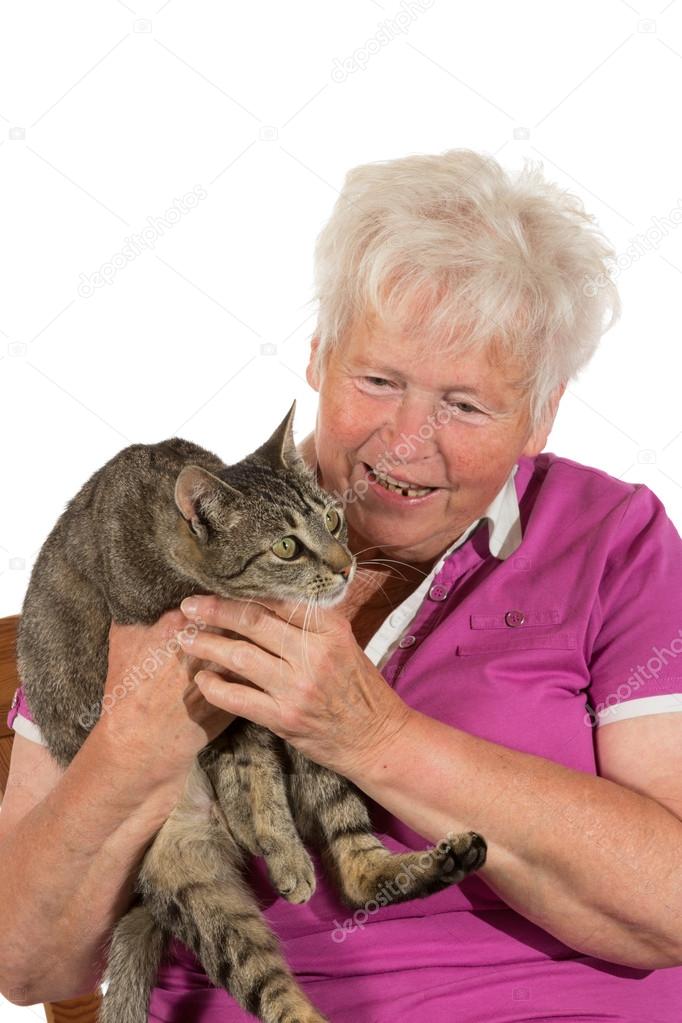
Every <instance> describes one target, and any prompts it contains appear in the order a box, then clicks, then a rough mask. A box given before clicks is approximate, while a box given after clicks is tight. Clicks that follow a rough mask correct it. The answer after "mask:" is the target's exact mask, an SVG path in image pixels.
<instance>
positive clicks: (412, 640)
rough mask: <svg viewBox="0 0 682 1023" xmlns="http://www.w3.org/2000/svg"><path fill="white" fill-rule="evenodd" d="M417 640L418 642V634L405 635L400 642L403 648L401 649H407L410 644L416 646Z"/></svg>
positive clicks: (399, 644)
mask: <svg viewBox="0 0 682 1023" xmlns="http://www.w3.org/2000/svg"><path fill="white" fill-rule="evenodd" d="M416 642H417V638H416V636H403V638H402V639H401V640H400V642H399V643H398V646H399V647H400V648H401V650H405V649H406V648H407V647H408V646H414V644H415V643H416Z"/></svg>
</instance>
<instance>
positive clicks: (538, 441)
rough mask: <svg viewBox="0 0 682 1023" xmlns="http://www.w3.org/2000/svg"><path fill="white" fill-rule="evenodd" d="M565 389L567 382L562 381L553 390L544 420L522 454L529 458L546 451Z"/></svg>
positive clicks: (531, 435)
mask: <svg viewBox="0 0 682 1023" xmlns="http://www.w3.org/2000/svg"><path fill="white" fill-rule="evenodd" d="M565 390H566V383H562V384H559V386H558V387H556V388H555V389H554V391H552V394H551V396H550V398H549V401H548V402H547V406H546V410H545V415H544V417H543V419H542V421H541V422H540V423H539V424H538V426H536V428H535V429H534V430H533V432H532V433H531V434H530V436H529V437H528V440H527V441H526V444H525V447H524V449H523V451H522V452H521V454H522V455H525V456H526V457H527V458H534V457H535V455H539V454H540V452H541V451H544V448H545V444H546V443H547V438H548V437H549V434H550V430H551V429H552V426H553V425H554V420H555V419H556V414H557V411H558V408H559V402H560V401H561V396H562V395H563V393H564V391H565Z"/></svg>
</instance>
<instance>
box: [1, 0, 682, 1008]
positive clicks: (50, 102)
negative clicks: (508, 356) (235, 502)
mask: <svg viewBox="0 0 682 1023" xmlns="http://www.w3.org/2000/svg"><path fill="white" fill-rule="evenodd" d="M0 18H1V24H0V183H1V186H2V187H1V188H0V225H1V227H0V414H1V415H2V424H1V425H2V436H3V439H4V442H3V445H2V466H1V470H2V495H3V500H2V502H1V504H0V615H9V614H15V613H17V612H18V611H20V608H21V602H22V600H23V596H24V593H25V590H26V587H27V584H28V578H29V574H30V570H31V567H32V565H33V562H34V560H35V557H36V555H37V553H38V550H39V549H40V546H41V545H42V543H43V541H44V539H45V537H46V536H47V534H48V532H49V531H50V529H51V528H52V526H53V524H54V522H55V520H56V518H57V516H58V515H59V514H60V513H61V511H62V510H63V508H64V506H65V504H66V503H67V501H68V500H69V499H70V498H71V497H72V496H73V495H74V494H75V492H76V491H77V490H78V489H79V488H80V486H81V485H82V484H83V483H84V482H85V480H86V479H87V478H88V477H89V476H90V475H91V474H92V472H94V471H95V469H97V468H98V467H99V466H100V465H102V464H103V463H104V462H105V461H107V460H108V459H109V458H111V457H112V455H114V454H115V453H116V452H117V451H118V450H120V449H121V448H122V447H124V446H126V445H127V444H130V443H135V442H144V443H152V442H156V441H159V440H163V439H165V438H167V437H172V436H183V437H187V438H188V439H191V440H193V441H196V442H198V443H200V444H202V445H204V446H205V447H208V448H209V449H211V450H213V451H215V452H216V453H217V454H219V455H220V456H221V457H222V458H223V459H224V460H225V461H228V462H229V461H236V460H237V459H239V458H241V457H243V456H244V455H245V454H247V453H248V452H249V451H251V450H252V449H253V448H254V447H256V446H257V445H258V444H260V443H261V442H262V441H263V440H264V439H265V438H266V437H267V436H269V434H270V432H271V431H272V429H274V427H275V426H276V424H277V423H278V422H279V421H280V420H281V418H282V417H283V415H284V413H285V412H286V411H287V409H288V408H289V406H290V404H291V402H292V400H293V399H294V398H297V399H298V412H297V420H296V438H297V440H298V439H300V438H301V437H303V436H304V435H305V434H306V433H308V432H309V430H310V429H312V427H313V425H314V416H315V407H316V400H317V397H316V395H315V393H314V392H313V391H312V390H310V389H309V388H308V386H307V384H306V382H305V378H304V367H305V362H306V355H307V349H308V342H309V339H310V337H311V335H312V333H313V328H314V325H315V320H314V312H313V308H312V306H311V305H310V297H311V284H312V251H313V246H314V241H315V237H316V235H317V233H318V231H319V230H320V228H321V227H322V225H323V223H324V222H325V220H326V218H327V217H328V216H329V214H330V212H331V208H332V205H333V203H334V201H335V199H336V197H337V194H338V191H339V189H340V187H341V185H342V182H343V179H344V176H345V174H346V172H347V171H348V170H349V169H350V168H351V167H353V166H355V165H357V164H359V163H365V162H368V161H375V160H385V159H392V158H395V157H399V156H404V155H407V154H409V153H417V152H423V153H426V152H430V153H436V152H442V151H443V150H446V149H451V148H459V147H466V148H472V149H477V150H480V151H482V152H484V153H486V154H487V155H493V156H495V157H496V158H497V159H498V160H499V161H500V162H501V163H502V164H503V165H504V166H505V167H507V168H510V169H512V168H516V167H519V166H520V165H521V164H522V162H523V158H524V156H529V157H531V158H533V159H535V160H540V161H541V162H542V164H543V166H544V170H545V174H546V175H547V177H549V178H551V179H553V180H556V181H558V182H560V184H561V185H562V187H564V188H566V189H568V190H569V191H571V192H574V193H576V194H577V195H579V196H580V197H581V198H582V199H583V201H584V203H585V205H586V208H587V210H588V211H589V212H590V213H593V214H595V215H596V217H597V219H598V223H599V226H600V228H601V229H602V231H603V232H604V233H605V234H606V235H607V237H608V238H609V239H610V240H611V242H612V244H613V245H614V247H615V249H616V251H617V252H618V253H619V254H620V255H621V256H622V259H621V264H622V265H621V266H620V269H619V272H618V286H619V289H620V292H621V296H622V299H623V305H624V310H623V316H622V319H621V321H620V323H619V324H618V325H617V326H616V327H615V328H614V329H613V330H612V331H610V332H609V333H607V334H606V335H605V337H604V340H603V341H602V346H601V348H600V351H599V352H598V354H597V355H596V356H595V358H594V359H593V360H592V362H591V363H590V365H589V367H588V368H587V369H586V370H585V371H584V372H583V373H582V374H581V376H580V377H579V379H578V380H577V381H574V382H573V383H572V384H571V385H570V386H569V387H568V389H567V391H566V393H565V395H564V398H563V400H562V403H561V406H560V410H559V414H558V418H557V422H556V424H555V428H554V430H553V432H552V434H551V436H550V439H549V442H548V444H547V449H548V450H550V451H554V452H556V453H557V454H561V455H564V456H567V457H569V458H572V459H575V460H577V461H579V462H583V463H586V464H589V465H594V466H597V467H599V468H601V469H604V470H606V471H607V472H609V473H611V474H612V475H613V476H617V477H620V478H622V479H625V480H628V481H630V482H641V483H645V484H647V485H648V486H649V487H650V488H651V489H652V490H654V491H655V492H656V493H657V494H658V495H659V497H660V498H661V499H662V500H663V502H664V504H665V506H666V508H667V510H668V514H669V515H670V517H671V518H672V519H673V521H674V522H675V523H676V525H677V527H678V529H680V531H682V423H681V418H682V417H681V415H680V407H681V400H680V384H681V379H680V366H681V362H682V359H681V356H680V348H681V339H680V302H679V294H680V290H681V288H682V276H681V274H682V240H681V239H682V231H680V230H678V229H677V226H676V223H675V221H676V220H677V221H679V220H680V219H681V218H682V183H681V178H680V155H679V100H678V98H679V95H680V87H681V85H682V3H681V2H680V0H673V2H671V3H665V4H664V2H663V0H660V2H659V3H653V2H648V0H638V2H635V3H634V4H631V3H629V2H626V0H602V2H600V3H599V4H595V3H594V2H593V0H571V3H567V2H564V3H551V4H549V3H546V2H541V0H536V2H531V0H516V2H515V3H514V4H508V3H505V2H501V0H487V2H486V0H477V2H476V3H459V2H446V0H421V2H417V0H403V2H402V3H400V2H395V0H386V2H384V0H381V2H379V0H343V2H335V3H330V2H322V0H315V2H313V0H299V2H297V3H294V4H282V3H276V2H274V0H273V2H265V0H252V2H251V3H249V4H239V5H227V4H224V3H219V2H208V0H195V2H193V3H190V2H189V0H167V2H166V3H160V2H157V4H156V5H154V4H147V3H143V2H142V0H139V2H137V3H136V2H135V0H131V4H128V3H125V2H123V0H106V2H105V0H100V2H94V0H88V2H85V0H83V2H73V0H62V2H61V3H59V4H49V3H47V2H39V3H36V2H30V0H22V2H13V3H9V2H5V3H4V4H2V7H1V9H0ZM387 36H388V37H392V38H390V39H389V41H388V42H386V41H385V39H386V37H387ZM197 187H199V188H201V189H203V190H205V193H206V196H205V198H204V199H202V200H201V201H199V202H197V204H196V207H195V208H194V209H193V210H191V211H189V212H187V213H184V214H181V215H179V216H177V215H176V214H171V218H172V217H176V218H177V220H178V222H177V223H175V224H172V225H170V226H165V227H163V225H160V223H159V221H158V220H156V219H155V218H159V217H164V218H165V217H166V214H167V211H168V210H170V209H173V208H174V203H175V200H176V199H180V198H182V197H183V196H186V195H187V193H190V192H192V190H193V189H195V188H197ZM175 208H177V206H176V207H175ZM152 225H156V226H152ZM150 227H151V231H148V235H147V236H148V237H149V238H150V240H151V242H152V245H151V247H150V248H149V249H147V250H143V251H141V252H140V254H139V255H138V256H137V257H136V258H135V259H134V260H132V261H131V262H129V263H127V264H126V265H125V266H124V267H122V268H121V269H119V270H116V271H115V273H114V276H113V277H111V278H110V283H108V284H106V285H104V286H102V287H99V288H95V287H93V288H92V294H90V295H88V294H87V288H86V287H85V284H87V282H92V279H93V278H92V275H93V274H95V273H96V272H97V271H99V270H100V268H102V267H103V266H104V265H106V264H108V263H109V264H110V263H111V261H112V260H113V258H114V256H115V255H116V254H118V253H120V252H121V250H122V249H123V247H124V246H125V244H126V239H127V238H130V237H131V236H134V235H137V236H138V237H139V236H140V234H141V232H142V231H143V230H144V229H145V228H147V229H149V228H150ZM152 236H153V237H152ZM633 239H635V240H636V243H635V252H636V253H637V255H636V258H633V257H632V256H628V255H627V250H628V246H631V245H632V244H633ZM630 251H632V249H631V250H630ZM79 287H80V291H79ZM263 346H266V347H263ZM0 1009H1V1011H2V1017H1V1018H2V1020H3V1021H5V1020H7V1021H15V1020H16V1021H17V1023H19V1021H20V1020H23V1021H27V1020H29V1019H32V1018H33V1019H35V1018H42V1010H39V1009H38V1008H34V1009H17V1008H15V1007H12V1006H10V1005H8V1004H7V1003H5V1004H4V1005H0Z"/></svg>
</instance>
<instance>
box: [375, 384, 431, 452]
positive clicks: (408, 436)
mask: <svg viewBox="0 0 682 1023" xmlns="http://www.w3.org/2000/svg"><path fill="white" fill-rule="evenodd" d="M434 411H435V409H434V403H433V399H432V398H425V397H418V398H407V397H405V398H403V400H402V401H401V402H400V403H398V402H396V403H395V405H394V406H393V408H392V409H391V413H390V419H389V421H388V422H387V423H386V424H385V426H384V428H383V431H382V440H383V442H384V445H385V447H386V449H387V451H389V452H390V453H395V454H396V455H397V456H398V457H399V458H402V459H405V458H406V457H407V459H408V461H409V460H411V459H412V458H417V459H422V458H430V457H432V456H433V455H434V454H435V453H436V450H437V446H436V441H435V437H436V426H437V421H436V419H435V416H434ZM406 445H407V446H408V447H409V448H410V451H411V454H409V456H406V453H405V446H406Z"/></svg>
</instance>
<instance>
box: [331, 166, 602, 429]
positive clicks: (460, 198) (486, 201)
mask: <svg viewBox="0 0 682 1023" xmlns="http://www.w3.org/2000/svg"><path fill="white" fill-rule="evenodd" d="M614 258H615V253H614V250H613V249H612V248H611V246H610V245H609V243H608V241H607V240H606V238H605V237H604V236H603V235H602V234H601V233H600V232H599V231H598V230H597V228H596V226H595V218H594V217H593V216H592V215H590V214H588V213H586V212H585V209H584V207H583V203H582V201H581V200H580V199H579V198H578V197H577V196H575V195H572V194H571V193H569V192H566V191H564V190H563V189H561V188H560V187H559V186H558V185H556V184H554V183H552V182H550V181H547V180H546V179H545V178H544V177H543V173H542V164H541V163H540V165H539V166H537V167H536V166H533V164H532V162H530V161H527V163H526V164H525V165H524V167H523V169H522V170H520V171H519V172H518V173H517V174H516V176H514V177H512V176H510V175H509V174H508V173H506V172H505V170H503V168H502V167H501V166H500V164H499V163H497V161H495V160H494V159H493V158H492V157H487V156H483V155H481V154H480V153H476V152H474V151H472V150H470V149H451V150H449V151H447V152H445V153H442V154H440V155H424V154H418V155H412V156H407V157H404V158H401V159H396V160H386V161H381V162H376V163H368V164H363V165H361V166H359V167H355V168H353V169H352V170H350V171H349V172H348V174H347V175H346V178H345V182H344V185H343V190H342V192H341V193H340V196H339V198H338V200H337V201H336V203H335V205H334V209H333V211H332V215H331V217H330V219H329V221H328V222H327V223H326V225H325V226H324V228H323V229H322V231H321V232H320V234H319V235H318V238H317V242H316V246H315V288H314V296H313V299H312V301H313V302H315V303H317V304H318V318H317V327H316V330H315V334H316V335H317V336H319V338H320V346H319V350H318V359H319V360H322V361H324V360H325V359H326V356H327V355H328V353H329V351H330V350H331V349H332V348H333V347H334V346H335V345H337V344H338V343H339V342H340V341H341V339H342V338H343V337H344V336H345V335H346V333H347V332H348V331H350V330H351V328H352V325H353V323H354V322H356V320H357V318H362V317H367V316H374V317H376V318H378V320H379V322H381V323H386V324H392V325H397V326H398V327H399V329H400V330H401V331H404V332H405V335H406V336H408V337H410V338H412V339H413V340H415V341H416V342H417V343H418V344H419V345H420V346H421V345H422V344H423V345H424V351H425V352H429V351H431V352H434V350H435V349H440V350H442V351H448V352H452V353H453V354H454V353H455V352H462V353H463V352H465V351H472V350H473V351H476V350H478V351H484V350H485V351H487V352H488V354H489V355H490V356H491V357H492V358H495V359H499V360H505V359H506V358H511V359H518V360H519V364H520V365H522V366H523V367H524V368H523V371H522V375H521V376H518V374H517V377H516V383H517V386H518V387H519V388H521V389H523V391H524V392H527V394H528V396H529V413H530V421H531V424H532V425H533V426H536V425H538V424H539V423H540V422H541V421H542V420H543V418H544V416H545V415H546V414H547V413H548V411H549V407H550V399H551V397H552V394H553V392H554V391H555V389H556V388H557V387H558V386H559V385H560V384H565V383H567V382H568V380H570V379H571V378H572V377H573V376H575V374H577V373H578V372H579V371H580V370H581V369H582V368H583V367H584V366H585V365H586V364H587V362H588V361H589V360H590V358H591V357H592V355H593V354H594V352H595V350H596V348H597V345H598V343H599V339H600V338H601V336H602V334H604V333H605V332H606V330H608V329H609V327H611V326H612V325H613V324H614V323H615V322H616V320H617V319H618V316H619V315H620V299H619V297H618V293H617V290H616V287H615V285H614V283H613V281H612V280H611V278H610V276H609V272H608V261H609V260H612V259H614ZM596 282H598V283H596Z"/></svg>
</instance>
